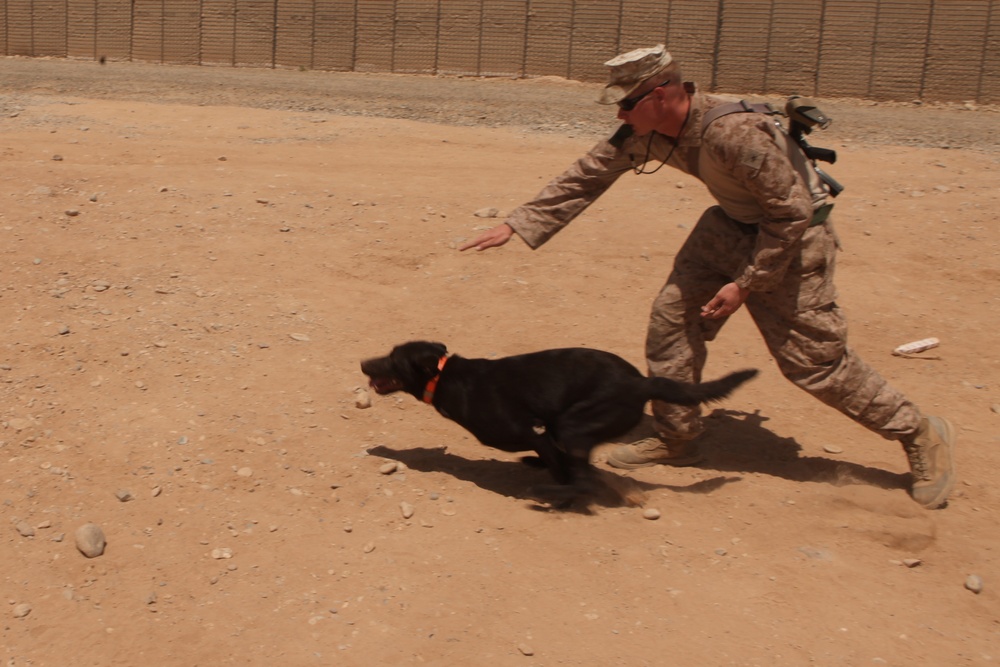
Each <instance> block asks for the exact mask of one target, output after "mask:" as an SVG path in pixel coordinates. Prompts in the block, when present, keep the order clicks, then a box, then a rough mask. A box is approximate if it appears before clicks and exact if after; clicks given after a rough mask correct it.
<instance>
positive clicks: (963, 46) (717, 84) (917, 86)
mask: <svg viewBox="0 0 1000 667" xmlns="http://www.w3.org/2000/svg"><path fill="white" fill-rule="evenodd" d="M659 42H663V43H665V44H666V45H667V47H668V48H669V49H670V50H671V52H673V53H674V54H675V56H676V57H678V58H679V59H680V60H681V62H682V63H684V66H685V70H686V73H687V74H688V76H689V77H690V78H692V79H694V80H696V81H698V82H700V83H701V85H702V86H703V88H706V89H708V90H724V91H729V92H736V93H762V94H775V95H778V94H791V93H799V94H803V95H817V96H827V97H832V96H849V97H861V98H868V99H876V100H902V101H910V100H916V99H920V100H927V101H970V100H971V101H975V102H978V103H997V102H1000V0H969V1H963V2H955V1H946V0H0V54H4V55H9V56H33V57H63V58H78V59H98V58H101V57H103V58H106V59H108V60H112V61H114V60H134V61H142V62H153V63H163V64H183V65H211V66H229V67H234V66H243V67H289V68H304V69H321V70H340V71H359V72H398V73H412V74H451V75H459V74H461V75H475V76H518V77H533V76H547V75H554V76H560V77H566V78H570V79H578V80H581V81H603V80H604V78H605V68H604V67H603V66H602V64H601V63H602V62H603V61H604V60H607V59H608V58H610V57H611V56H613V55H615V54H616V53H619V52H621V51H625V50H628V49H631V48H636V47H640V46H650V45H652V44H656V43H659Z"/></svg>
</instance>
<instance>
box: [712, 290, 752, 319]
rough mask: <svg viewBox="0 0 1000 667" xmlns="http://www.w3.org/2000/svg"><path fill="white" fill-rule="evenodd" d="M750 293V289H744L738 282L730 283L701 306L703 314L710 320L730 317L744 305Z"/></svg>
mask: <svg viewBox="0 0 1000 667" xmlns="http://www.w3.org/2000/svg"><path fill="white" fill-rule="evenodd" d="M749 295H750V290H748V289H744V288H742V287H740V286H739V285H737V284H736V283H728V284H726V285H723V286H722V289H720V290H719V291H718V292H717V293H716V294H715V296H714V297H712V300H711V301H709V302H708V303H706V304H705V305H704V306H702V307H701V316H702V317H704V318H706V319H709V320H718V319H722V318H723V317H729V316H730V315H732V314H733V313H735V312H736V311H737V310H739V309H740V306H742V305H743V302H744V301H746V300H747V296H749Z"/></svg>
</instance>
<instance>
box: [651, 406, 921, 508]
mask: <svg viewBox="0 0 1000 667" xmlns="http://www.w3.org/2000/svg"><path fill="white" fill-rule="evenodd" d="M706 421H707V425H708V429H707V432H706V434H705V437H704V438H702V441H701V452H702V453H703V454H704V455H705V461H704V462H703V463H702V464H701V468H702V469H706V470H718V471H720V472H734V473H759V474H764V475H772V476H774V477H781V478H782V479H787V480H791V481H795V482H817V483H823V484H830V485H833V486H847V485H850V484H866V485H869V486H875V487H879V488H883V489H905V488H908V486H909V481H910V478H909V475H908V474H905V473H895V472H891V471H888V470H883V469H881V468H873V467H870V466H866V465H862V464H859V463H853V462H851V461H843V460H840V459H836V458H828V457H825V456H803V455H802V446H801V445H800V444H799V443H798V442H796V440H795V439H794V438H785V437H782V436H779V435H777V434H776V433H774V432H773V431H771V430H770V429H768V428H765V427H764V423H765V422H766V421H768V417H765V416H763V415H761V414H760V411H759V410H757V411H755V412H753V413H749V412H741V411H738V410H725V409H716V410H714V411H713V412H712V413H711V414H710V415H709V416H708V417H707V420H706ZM651 423H652V418H651V417H648V416H647V417H646V418H645V419H644V424H643V425H644V426H645V427H646V428H649V429H650V430H651V429H652V426H651ZM830 440H831V444H835V443H836V438H833V437H831V438H830ZM875 446H878V445H875Z"/></svg>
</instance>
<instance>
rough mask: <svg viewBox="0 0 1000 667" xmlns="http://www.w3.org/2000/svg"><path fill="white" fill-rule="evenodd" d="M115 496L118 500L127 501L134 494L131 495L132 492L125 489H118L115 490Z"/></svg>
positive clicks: (132, 497)
mask: <svg viewBox="0 0 1000 667" xmlns="http://www.w3.org/2000/svg"><path fill="white" fill-rule="evenodd" d="M115 498H117V499H118V500H119V501H120V502H123V503H127V502H128V501H130V500H132V499H134V498H135V496H133V495H132V492H131V491H129V490H127V489H118V490H117V491H115Z"/></svg>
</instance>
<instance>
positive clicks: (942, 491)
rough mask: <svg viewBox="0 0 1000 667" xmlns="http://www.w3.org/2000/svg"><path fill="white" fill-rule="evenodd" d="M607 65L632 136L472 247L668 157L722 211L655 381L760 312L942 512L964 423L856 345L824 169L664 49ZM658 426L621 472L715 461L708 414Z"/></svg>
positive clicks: (681, 274)
mask: <svg viewBox="0 0 1000 667" xmlns="http://www.w3.org/2000/svg"><path fill="white" fill-rule="evenodd" d="M605 64H606V65H607V66H608V67H609V68H610V82H609V83H608V84H607V86H606V87H605V88H604V89H603V90H602V91H601V94H600V96H599V98H598V102H599V103H601V104H609V105H610V104H617V105H618V119H619V120H621V121H622V123H623V124H622V125H621V127H620V128H619V129H618V131H617V132H615V134H614V135H613V136H612V137H610V138H609V139H608V140H606V141H602V142H600V143H598V144H597V145H596V146H595V147H594V148H592V149H591V150H590V152H588V153H587V154H586V155H584V156H583V157H582V158H580V159H579V160H577V161H576V163H575V164H573V165H572V166H571V167H570V168H569V169H567V170H566V171H565V172H564V173H563V174H562V175H560V176H557V177H556V178H555V179H554V180H552V181H551V182H550V183H549V184H548V185H547V186H546V187H545V188H544V189H543V190H542V191H541V192H540V193H539V194H538V196H536V197H535V198H534V199H533V200H532V201H530V202H528V203H526V204H524V205H522V206H520V207H519V208H517V209H515V210H514V211H513V212H512V213H511V214H510V215H509V216H508V217H507V219H506V220H505V222H503V223H501V224H500V225H497V226H496V227H493V228H492V229H490V230H487V231H486V232H484V233H483V234H482V235H480V236H479V237H478V238H476V239H475V240H473V241H471V242H469V243H467V244H465V245H464V246H462V247H461V248H460V250H467V249H469V248H476V249H477V250H485V249H487V248H493V247H496V246H501V245H503V244H504V243H506V242H507V241H508V240H510V238H511V236H512V235H513V234H515V233H516V234H517V235H518V236H520V237H521V239H523V240H524V241H525V242H526V243H527V244H528V245H529V246H530V247H531V248H533V249H534V248H537V247H539V246H540V245H542V244H543V243H545V242H546V241H547V240H548V239H549V238H551V237H552V235H554V234H555V233H556V232H558V231H559V230H560V229H562V228H563V227H564V226H565V225H567V224H568V223H569V222H570V221H572V220H573V219H574V218H575V217H576V216H577V215H579V214H580V213H581V212H582V211H583V210H584V209H586V208H587V207H588V206H589V205H590V204H591V203H593V201H594V200H596V199H597V198H598V197H599V196H600V195H601V194H602V193H604V191H605V190H607V189H608V188H609V187H611V185H612V184H613V183H614V182H615V181H616V180H617V179H618V177H619V176H621V175H622V174H623V173H625V172H627V171H634V172H635V173H637V174H648V173H653V172H655V171H657V170H658V169H659V168H660V167H662V166H663V165H664V164H667V165H670V166H671V167H674V168H676V169H680V170H681V171H683V172H685V173H688V174H691V175H693V176H695V177H696V178H698V179H699V180H700V181H702V182H703V183H704V184H705V185H706V186H707V187H708V190H709V192H710V193H711V194H712V195H713V196H714V198H715V199H716V201H717V202H718V204H717V205H716V206H712V207H710V208H709V209H708V210H706V211H705V212H704V213H703V214H702V216H701V218H700V219H699V220H698V223H697V225H696V226H695V228H694V229H693V230H692V232H691V234H690V236H689V237H688V239H687V240H686V241H685V243H684V244H683V246H682V247H681V249H680V251H679V252H678V253H677V256H676V258H675V260H674V267H673V271H672V272H671V274H670V276H669V277H668V279H667V282H666V284H665V285H664V287H663V289H662V290H661V291H660V293H659V295H658V296H657V297H656V299H655V301H654V302H653V307H652V312H651V315H650V321H649V329H648V332H647V338H646V359H647V363H648V368H649V373H650V374H651V375H660V376H664V377H669V378H673V379H675V380H684V381H688V382H698V381H700V380H701V374H702V369H703V368H704V365H705V360H706V357H707V352H706V347H705V343H706V342H707V341H711V340H713V339H714V338H715V336H716V334H717V333H718V332H719V330H720V329H721V327H722V325H723V324H724V323H725V321H726V319H727V318H728V317H729V316H730V315H732V314H733V313H734V312H736V311H737V310H738V309H739V308H740V307H741V306H742V305H744V304H746V307H747V310H748V311H749V313H750V315H751V317H752V318H753V320H754V322H755V323H756V325H757V328H758V329H759V330H760V332H761V335H762V336H763V337H764V340H765V342H766V344H767V347H768V349H769V350H770V352H771V354H772V356H773V357H774V359H775V360H776V361H777V363H778V367H779V368H780V370H781V372H782V374H783V375H784V376H785V377H786V378H788V379H789V380H790V381H791V382H792V383H794V384H795V385H796V386H798V387H800V388H802V389H803V390H805V391H807V392H809V393H810V394H812V395H813V396H815V397H816V398H818V399H820V400H821V401H823V402H824V403H826V404H827V405H830V406H832V407H834V408H836V409H838V410H840V411H841V412H843V413H844V414H845V415H847V416H848V417H850V418H851V419H853V420H854V421H856V422H857V423H859V424H861V425H862V426H865V427H867V428H869V429H871V430H872V431H874V432H876V433H878V434H879V435H881V436H883V437H884V438H887V439H889V440H899V441H900V442H901V443H902V445H903V449H904V451H905V452H906V455H907V458H908V460H909V464H910V470H911V471H912V473H913V485H912V488H911V490H910V495H911V496H912V497H913V499H914V500H915V501H916V502H918V503H919V504H920V505H922V506H924V507H926V508H929V509H935V508H939V507H943V506H944V505H945V504H946V502H947V499H948V494H949V493H950V492H951V490H952V488H953V487H954V485H955V471H954V462H953V449H954V444H955V429H954V427H953V426H952V425H951V423H949V422H948V420H946V419H944V418H942V417H935V416H930V415H923V414H922V413H921V411H920V409H919V408H918V407H917V406H916V405H914V404H913V403H912V402H911V401H909V400H908V399H907V398H906V397H905V396H903V395H902V394H901V393H899V392H898V391H897V390H896V389H894V388H892V387H891V386H889V384H888V383H887V382H886V381H885V379H883V378H882V376H881V375H879V374H878V373H877V372H876V371H875V370H874V369H873V368H871V367H870V366H869V365H868V364H867V363H865V362H864V361H863V360H862V359H861V358H860V357H859V356H858V355H857V353H855V352H854V350H852V349H851V348H850V347H848V345H847V325H846V322H845V320H844V316H843V315H842V313H841V311H840V309H839V308H838V306H837V303H836V288H835V287H834V284H833V268H834V255H835V253H836V251H837V248H838V242H837V237H836V235H835V233H834V230H833V227H832V225H831V220H830V211H831V210H832V208H833V205H832V204H831V203H829V201H828V199H829V198H830V192H829V186H828V185H827V184H826V183H824V181H823V180H822V179H821V178H820V177H819V175H818V174H817V173H816V170H815V168H814V165H813V163H812V161H811V160H809V159H808V158H807V157H806V155H805V154H804V153H803V150H802V148H801V147H800V146H799V144H798V143H797V142H796V141H794V140H792V139H791V138H790V137H789V136H788V135H787V134H786V133H785V131H784V130H783V129H782V127H781V125H780V124H779V123H777V122H776V121H775V119H774V118H773V117H772V116H771V115H769V114H768V113H753V111H755V110H757V111H761V110H763V109H760V108H759V107H758V108H756V109H755V108H754V107H752V106H751V105H744V106H738V105H734V104H732V103H731V102H730V101H729V100H726V99H724V98H721V97H718V96H715V95H706V94H703V93H701V92H699V91H698V90H697V89H696V87H695V85H694V84H692V83H690V82H685V81H684V80H683V79H682V75H681V69H680V66H679V65H678V63H677V62H676V61H675V60H673V59H672V58H671V56H670V54H669V53H668V52H667V51H666V50H665V48H664V46H663V45H658V46H655V47H652V48H647V49H637V50H635V51H630V52H629V53H625V54H622V55H619V56H617V57H615V58H612V59H611V60H609V61H608V62H607V63H605ZM713 110H714V111H713ZM654 164H655V166H652V165H654ZM653 417H654V424H655V429H656V433H657V436H656V437H652V438H646V439H643V440H639V441H638V442H634V443H631V444H625V445H621V446H619V447H617V448H615V449H613V450H612V451H611V452H610V453H609V455H608V463H609V464H610V465H612V466H615V467H617V468H626V469H632V468H641V467H645V466H650V465H654V464H666V465H673V466H687V465H694V464H697V463H698V462H699V461H700V460H701V457H700V455H699V452H698V441H697V438H698V437H699V436H700V435H701V434H702V432H703V430H704V426H703V424H702V420H701V412H700V409H699V408H698V407H688V406H678V405H669V404H665V403H659V402H654V403H653Z"/></svg>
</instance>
